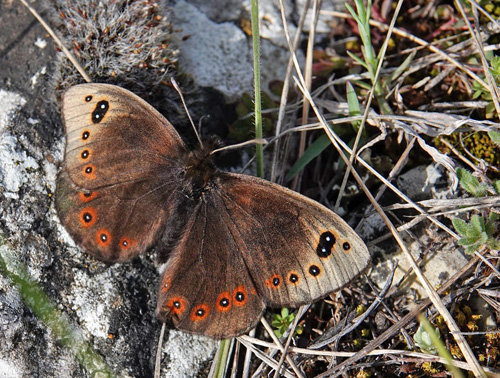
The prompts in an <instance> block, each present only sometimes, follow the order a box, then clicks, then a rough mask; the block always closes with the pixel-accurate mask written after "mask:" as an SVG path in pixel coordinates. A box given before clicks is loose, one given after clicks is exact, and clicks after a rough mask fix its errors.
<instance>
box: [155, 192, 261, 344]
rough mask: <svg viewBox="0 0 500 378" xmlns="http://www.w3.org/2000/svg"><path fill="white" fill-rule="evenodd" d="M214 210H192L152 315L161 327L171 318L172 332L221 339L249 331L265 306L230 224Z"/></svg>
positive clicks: (209, 206)
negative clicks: (154, 314) (156, 318)
mask: <svg viewBox="0 0 500 378" xmlns="http://www.w3.org/2000/svg"><path fill="white" fill-rule="evenodd" d="M214 205H216V204H215V203H213V202H212V201H210V200H208V201H203V202H201V203H199V204H198V205H197V207H196V209H195V210H194V211H193V213H192V215H191V216H190V218H189V220H188V222H187V224H186V226H185V229H184V232H183V236H182V237H181V239H180V240H179V242H178V244H177V246H176V247H175V248H174V249H173V251H172V252H171V254H170V258H169V260H168V262H167V264H166V268H165V271H164V273H163V276H162V279H161V281H160V288H159V295H158V306H157V314H158V316H159V318H160V319H161V320H163V321H165V320H166V319H167V318H171V319H172V321H173V323H174V325H175V327H176V328H179V329H182V330H184V331H187V332H191V333H198V334H203V335H206V336H210V337H214V338H217V339H220V338H227V337H231V336H237V335H240V334H242V333H244V332H246V331H247V330H249V329H251V328H253V327H254V326H255V325H256V323H257V322H258V320H259V319H260V316H261V315H262V312H263V311H264V308H265V306H264V302H263V300H262V299H261V298H260V297H259V296H258V295H257V291H256V288H255V286H254V283H253V281H252V279H251V277H250V274H249V271H248V269H247V267H246V265H245V262H244V260H243V257H242V253H241V247H242V245H241V244H240V242H239V240H238V239H237V238H236V237H235V236H236V235H234V234H233V230H232V229H231V227H230V226H231V225H230V220H229V219H227V218H225V217H224V214H223V213H221V212H220V211H219V210H218V209H217V208H216V207H214ZM243 247H244V245H243Z"/></svg>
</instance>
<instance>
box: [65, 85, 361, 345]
mask: <svg viewBox="0 0 500 378" xmlns="http://www.w3.org/2000/svg"><path fill="white" fill-rule="evenodd" d="M62 116H63V120H64V125H65V135H66V149H65V155H64V162H63V166H62V169H61V171H60V172H59V174H58V177H57V189H56V201H55V204H56V209H57V213H58V216H59V219H60V220H61V222H62V224H63V225H64V227H65V228H66V230H67V231H68V232H69V234H70V235H71V236H72V238H73V239H74V240H75V242H76V243H77V244H78V245H79V246H80V247H81V248H82V249H83V250H85V251H86V252H88V253H89V254H90V255H92V256H94V257H95V258H97V259H99V260H102V261H105V262H108V263H118V262H124V261H128V260H130V259H132V258H134V257H136V256H137V255H139V254H141V253H144V252H146V251H147V250H148V249H150V248H151V247H153V246H156V250H157V252H158V260H159V262H161V263H165V270H164V272H163V275H162V277H161V280H160V285H159V289H158V305H157V311H156V312H157V316H158V318H159V319H160V320H161V321H162V322H166V321H169V320H171V321H172V322H173V324H174V326H175V327H177V328H178V329H181V330H184V331H187V332H191V333H196V334H202V335H206V336H210V337H213V338H217V339H220V338H227V337H232V336H237V335H240V334H242V333H245V332H247V331H248V330H250V329H252V328H254V327H255V326H256V324H257V322H258V321H259V319H260V317H261V316H262V314H263V312H264V310H265V308H266V307H297V306H299V305H302V304H307V303H312V302H313V301H315V300H317V299H319V298H322V297H325V296H326V295H328V294H330V293H332V292H334V291H336V290H338V289H339V288H341V287H343V286H345V285H346V284H347V283H349V281H351V280H352V279H353V278H354V277H355V276H357V275H358V274H359V273H360V272H362V271H363V270H365V268H366V267H367V266H368V265H369V263H370V253H369V251H368V249H367V247H366V245H365V244H364V243H363V241H362V240H361V238H360V237H359V236H358V235H357V234H356V233H355V232H354V230H353V229H352V228H351V227H350V226H349V225H348V224H347V223H346V222H345V221H343V220H342V219H341V218H340V217H339V216H338V215H337V214H335V213H334V212H333V211H331V210H329V209H328V208H326V207H324V206H322V205H320V204H319V203H317V202H315V201H313V200H311V199H309V198H307V197H305V196H303V195H301V194H298V193H296V192H294V191H292V190H290V189H287V188H285V187H282V186H280V185H277V184H273V183H271V182H269V181H266V180H263V179H260V178H257V177H253V176H248V175H242V174H234V173H226V172H222V171H219V170H218V169H217V168H216V167H215V166H214V163H213V161H212V156H211V152H212V151H213V148H214V146H213V145H211V143H204V144H203V146H200V147H198V148H196V149H193V150H189V149H188V148H187V147H186V145H185V144H184V142H183V141H182V139H181V138H180V136H179V134H178V133H177V131H176V130H175V129H174V127H173V126H172V125H171V124H170V122H169V121H168V120H167V119H165V118H164V117H163V116H162V115H161V114H160V113H159V112H158V111H156V110H155V109H154V108H153V107H152V106H151V105H149V104H148V103H147V102H145V101H144V100H142V99H141V98H140V97H138V96H136V95H135V94H133V93H131V92H129V91H127V90H125V89H123V88H120V87H117V86H113V85H108V84H82V85H76V86H73V87H71V88H70V89H69V90H67V91H66V92H65V94H64V98H63V103H62Z"/></svg>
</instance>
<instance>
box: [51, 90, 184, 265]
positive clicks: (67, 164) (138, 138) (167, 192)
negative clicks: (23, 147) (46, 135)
mask: <svg viewBox="0 0 500 378" xmlns="http://www.w3.org/2000/svg"><path fill="white" fill-rule="evenodd" d="M63 119H64V123H65V128H66V152H65V160H64V165H63V169H62V170H61V172H60V173H59V176H58V179H57V190H56V208H57V212H58V215H59V218H60V219H61V221H62V222H63V224H64V226H65V227H66V229H67V230H68V232H69V233H70V234H71V236H72V237H73V238H74V239H75V241H76V242H77V243H78V244H80V245H81V246H82V247H83V248H84V249H85V251H86V252H88V253H90V254H91V255H93V256H94V257H96V258H99V259H100V260H103V261H108V262H120V261H125V260H128V259H130V258H132V257H134V256H136V255H137V254H139V253H141V252H144V251H145V250H146V249H147V248H148V247H149V246H151V245H152V244H153V242H154V241H155V240H156V238H157V235H158V233H159V231H160V230H162V228H163V227H164V225H165V224H166V223H167V220H168V218H169V217H170V215H171V211H170V210H171V206H172V204H173V203H175V198H174V197H175V195H177V194H178V193H177V190H175V188H176V187H177V185H179V182H178V177H179V175H180V173H181V172H183V171H184V167H183V166H182V158H181V157H182V156H183V154H184V153H185V147H184V144H183V142H182V140H181V139H180V137H179V135H178V134H177V132H176V131H175V129H174V128H173V127H172V125H171V124H170V123H169V122H168V121H167V120H166V119H165V118H164V117H163V116H161V115H160V114H159V113H158V112H157V111H156V110H154V109H153V108H152V107H151V106H150V105H149V104H147V103H146V102H145V101H143V100H141V99H140V98H139V97H137V96H136V95H134V94H132V93H130V92H129V91H126V90H124V89H121V88H119V87H115V86H112V85H105V84H84V85H78V86H74V87H72V88H70V89H69V90H68V91H67V92H66V93H65V95H64V100H63Z"/></svg>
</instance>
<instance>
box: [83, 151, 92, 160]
mask: <svg viewBox="0 0 500 378" xmlns="http://www.w3.org/2000/svg"><path fill="white" fill-rule="evenodd" d="M89 155H90V153H89V150H84V151H82V154H81V156H82V159H87V158H88V157H89Z"/></svg>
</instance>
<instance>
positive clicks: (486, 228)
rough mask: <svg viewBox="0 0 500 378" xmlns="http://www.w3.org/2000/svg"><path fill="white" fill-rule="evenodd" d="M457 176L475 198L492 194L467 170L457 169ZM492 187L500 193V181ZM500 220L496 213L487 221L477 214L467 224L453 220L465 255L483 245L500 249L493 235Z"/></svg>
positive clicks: (463, 186) (499, 243) (456, 219)
mask: <svg viewBox="0 0 500 378" xmlns="http://www.w3.org/2000/svg"><path fill="white" fill-rule="evenodd" d="M490 136H491V135H490ZM492 139H493V137H492ZM457 176H458V179H459V181H460V186H461V187H462V188H463V189H464V190H465V191H467V192H468V193H470V194H472V195H473V196H474V197H484V196H488V195H489V194H490V189H489V188H490V186H489V185H487V184H486V183H481V182H479V180H478V179H477V178H476V177H474V176H473V175H472V174H471V173H470V172H468V171H467V170H465V169H462V168H457ZM492 186H493V189H492V190H491V191H493V192H495V194H498V193H500V181H499V180H497V181H495V182H494V183H493V185H492ZM498 219H500V215H499V214H497V213H494V212H491V213H490V214H489V216H488V219H487V220H486V219H485V216H483V215H477V214H476V215H473V216H472V218H471V220H470V222H466V221H464V220H462V219H460V218H454V219H453V221H452V222H453V226H454V227H455V229H456V230H457V231H458V232H459V234H460V235H461V236H462V238H461V239H460V240H459V241H458V244H459V245H461V246H464V247H465V253H467V254H472V253H474V252H475V251H477V250H478V249H479V248H480V247H481V246H483V245H486V246H488V247H489V248H491V249H499V248H500V242H499V241H498V240H496V239H495V237H494V235H493V233H494V232H495V230H496V222H497V220H498Z"/></svg>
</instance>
